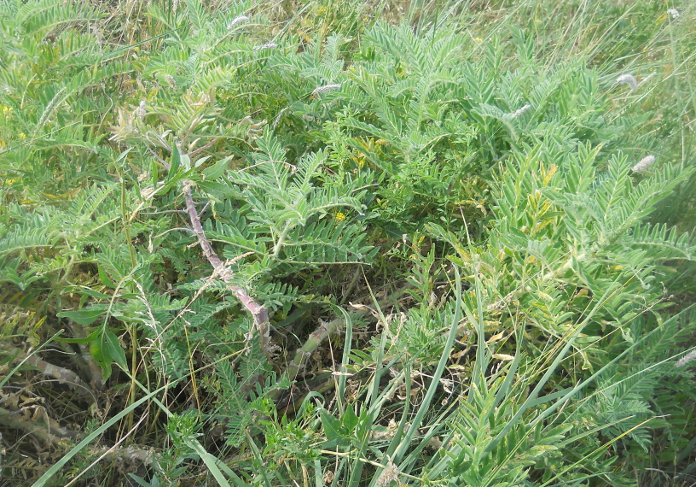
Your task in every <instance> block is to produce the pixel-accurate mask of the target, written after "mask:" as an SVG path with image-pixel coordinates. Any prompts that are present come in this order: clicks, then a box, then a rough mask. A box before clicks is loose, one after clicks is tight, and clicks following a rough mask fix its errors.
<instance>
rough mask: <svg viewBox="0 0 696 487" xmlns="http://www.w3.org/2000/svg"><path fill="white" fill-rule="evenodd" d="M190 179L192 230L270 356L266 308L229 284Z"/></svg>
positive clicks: (187, 188)
mask: <svg viewBox="0 0 696 487" xmlns="http://www.w3.org/2000/svg"><path fill="white" fill-rule="evenodd" d="M191 185H192V183H191V181H185V182H184V199H185V200H186V210H187V212H188V214H189V218H190V219H191V226H192V227H193V231H194V233H195V234H196V237H198V244H199V245H200V246H201V249H202V250H203V254H204V255H205V257H206V258H207V259H208V262H210V265H212V266H213V269H215V273H216V274H217V275H218V276H220V279H222V280H223V281H224V282H225V283H226V284H227V288H228V289H229V290H230V291H231V292H232V293H233V294H234V295H235V296H237V298H238V299H239V300H240V301H241V302H242V305H243V306H244V307H245V308H246V309H247V311H249V312H250V313H251V316H252V317H253V319H254V325H255V326H256V329H257V330H258V331H259V338H260V340H261V349H262V350H263V351H264V353H265V354H266V356H268V357H269V358H270V354H271V345H270V342H271V339H270V323H269V318H268V310H267V309H266V308H265V307H264V306H262V305H260V304H258V303H257V302H256V301H254V298H252V297H251V296H249V294H247V292H246V291H245V290H244V289H242V288H241V287H239V286H235V285H234V284H230V282H231V281H232V272H231V271H230V270H229V269H228V268H227V267H225V264H224V263H223V262H222V260H220V257H218V255H217V253H215V250H214V249H213V246H212V245H211V244H210V241H209V240H208V237H206V235H205V232H204V231H203V225H201V219H200V216H199V215H198V211H197V210H196V204H195V203H194V201H193V194H192V192H191Z"/></svg>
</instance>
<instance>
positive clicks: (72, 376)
mask: <svg viewBox="0 0 696 487" xmlns="http://www.w3.org/2000/svg"><path fill="white" fill-rule="evenodd" d="M1 347H2V350H3V351H5V352H8V353H10V354H12V355H14V356H16V357H17V358H20V359H21V358H24V356H25V355H26V354H24V353H23V352H22V351H21V350H19V349H17V348H14V347H10V346H8V345H1ZM25 363H26V364H28V365H31V366H32V367H36V368H37V369H39V371H40V372H41V373H42V374H43V375H45V376H48V377H53V378H54V379H57V380H58V381H59V382H60V383H62V384H67V385H68V386H70V388H71V389H73V390H74V391H75V392H77V393H78V394H79V395H80V396H83V397H88V398H90V399H91V400H92V401H94V394H92V391H90V389H89V387H87V384H85V383H84V382H83V381H82V379H80V377H79V376H78V375H77V374H76V373H75V372H73V371H72V370H70V369H66V368H63V367H59V366H57V365H53V364H50V363H48V362H46V361H45V360H42V359H40V358H39V357H37V356H36V355H31V356H30V357H29V358H27V359H26V362H25Z"/></svg>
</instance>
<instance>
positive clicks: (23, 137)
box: [19, 132, 27, 140]
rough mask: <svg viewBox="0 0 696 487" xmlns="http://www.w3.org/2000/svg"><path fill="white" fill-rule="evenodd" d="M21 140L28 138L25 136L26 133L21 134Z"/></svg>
mask: <svg viewBox="0 0 696 487" xmlns="http://www.w3.org/2000/svg"><path fill="white" fill-rule="evenodd" d="M19 138H20V139H22V140H24V139H26V138H27V136H26V134H25V133H24V132H22V133H20V134H19Z"/></svg>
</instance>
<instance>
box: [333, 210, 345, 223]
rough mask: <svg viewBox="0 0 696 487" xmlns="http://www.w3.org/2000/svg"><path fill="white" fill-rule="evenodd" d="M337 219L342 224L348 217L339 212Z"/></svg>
mask: <svg viewBox="0 0 696 487" xmlns="http://www.w3.org/2000/svg"><path fill="white" fill-rule="evenodd" d="M335 218H336V220H338V221H339V222H342V221H343V220H345V219H346V215H345V213H341V212H340V211H339V212H338V213H336V217H335Z"/></svg>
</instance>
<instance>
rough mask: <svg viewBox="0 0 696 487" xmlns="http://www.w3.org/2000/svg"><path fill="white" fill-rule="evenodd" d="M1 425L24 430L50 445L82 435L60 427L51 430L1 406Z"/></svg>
mask: <svg viewBox="0 0 696 487" xmlns="http://www.w3.org/2000/svg"><path fill="white" fill-rule="evenodd" d="M0 425H2V426H4V427H6V428H11V429H19V430H24V431H26V432H28V433H31V434H33V435H34V436H36V437H37V438H38V439H39V440H41V441H43V442H44V443H46V444H49V445H57V444H58V443H60V442H61V441H62V440H63V438H76V437H79V436H80V433H78V432H75V431H70V430H67V429H65V428H60V427H52V428H51V429H50V430H49V429H48V428H46V427H45V426H44V425H41V424H39V423H37V422H35V421H33V420H30V419H27V418H25V417H22V415H21V414H20V413H19V412H12V411H9V410H7V409H5V408H0Z"/></svg>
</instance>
